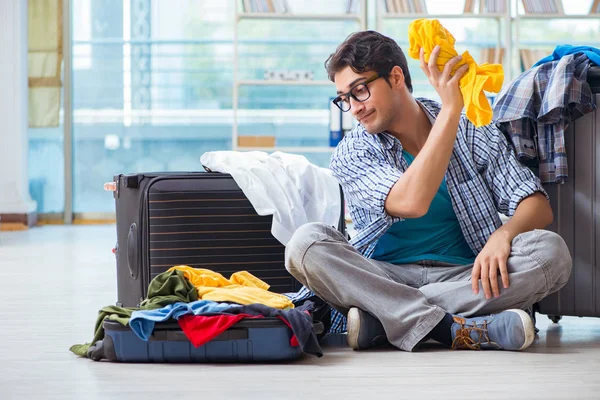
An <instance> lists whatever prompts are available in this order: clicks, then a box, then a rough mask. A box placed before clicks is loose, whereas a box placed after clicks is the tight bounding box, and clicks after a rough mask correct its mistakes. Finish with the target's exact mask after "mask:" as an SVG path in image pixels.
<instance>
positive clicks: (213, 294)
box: [169, 265, 294, 310]
mask: <svg viewBox="0 0 600 400" xmlns="http://www.w3.org/2000/svg"><path fill="white" fill-rule="evenodd" d="M174 269H178V270H180V271H182V272H183V274H184V276H185V278H186V279H187V280H188V281H190V282H191V284H192V285H194V286H196V289H197V290H198V299H202V300H212V301H226V302H231V303H238V304H243V305H248V304H255V303H260V304H264V305H266V306H269V307H273V308H278V309H281V310H283V309H286V308H294V304H293V303H292V302H291V300H290V299H288V298H287V297H286V296H284V295H282V294H279V293H273V292H269V290H268V289H269V285H268V284H267V283H265V282H263V281H261V280H260V279H258V278H257V277H255V276H254V275H252V274H251V273H249V272H248V271H240V272H236V273H234V274H233V275H231V277H230V278H229V279H226V278H225V277H224V276H223V275H221V274H219V273H218V272H214V271H211V270H209V269H203V268H192V267H190V266H187V265H177V266H175V267H173V268H170V269H169V271H171V270H174Z"/></svg>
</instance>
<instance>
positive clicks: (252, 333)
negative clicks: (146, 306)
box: [103, 172, 345, 362]
mask: <svg viewBox="0 0 600 400" xmlns="http://www.w3.org/2000/svg"><path fill="white" fill-rule="evenodd" d="M108 185H109V187H110V188H111V190H113V191H114V192H113V193H114V198H115V205H116V215H117V245H116V246H115V249H114V250H113V251H114V253H115V256H116V260H117V296H118V301H117V305H118V306H121V307H137V306H139V304H140V302H141V301H142V300H143V299H144V298H145V296H146V293H147V291H148V285H149V283H150V281H151V280H152V279H153V278H154V277H156V276H157V275H159V274H160V273H162V272H164V271H166V270H168V269H169V268H171V267H172V266H174V265H188V266H191V267H195V268H206V269H210V270H212V271H215V272H218V273H220V274H222V275H224V276H225V277H226V278H227V277H229V276H230V275H231V274H232V273H234V272H237V271H240V270H246V271H248V272H250V273H251V274H252V275H254V276H256V277H258V278H259V279H261V280H263V281H265V282H266V283H268V284H269V285H270V289H269V290H271V291H274V292H278V293H287V292H296V291H298V290H299V289H300V287H301V285H300V283H299V282H297V281H296V280H295V279H294V278H293V277H292V276H291V275H290V274H289V273H288V272H287V271H286V269H285V265H284V252H285V247H284V246H283V245H282V244H281V243H280V242H279V241H277V239H275V238H274V237H273V236H272V234H271V223H272V216H259V215H258V214H256V212H255V210H254V208H253V207H252V205H251V203H250V202H249V200H248V199H247V198H246V197H245V195H244V193H243V192H242V191H241V189H240V188H239V186H238V185H237V184H236V183H235V181H234V180H233V178H232V177H231V176H230V175H228V174H221V173H213V172H159V173H140V174H129V175H117V176H115V177H114V181H113V182H112V183H111V184H108ZM340 196H342V197H341V200H342V201H341V208H340V218H339V221H338V226H337V228H338V229H339V230H340V231H341V232H344V234H345V220H344V202H343V194H342V191H341V188H340ZM103 326H104V328H105V340H104V343H103V346H104V354H105V355H106V357H107V358H108V359H110V360H112V361H135V362H163V361H167V362H173V361H177V362H233V361H235V362H238V361H283V360H290V359H293V358H297V357H299V356H300V348H299V347H292V346H291V345H290V339H291V336H292V332H291V330H290V329H289V328H288V326H287V325H286V324H285V323H284V322H282V321H281V320H279V319H277V318H264V319H256V320H254V319H251V320H242V321H240V322H238V323H237V324H235V325H233V326H232V327H231V328H229V330H227V331H226V332H224V333H223V334H221V335H220V336H219V337H217V338H215V339H213V340H211V341H210V342H209V343H206V344H204V345H202V346H200V347H198V348H194V347H193V346H192V344H191V343H190V342H189V341H188V340H187V338H186V336H185V334H184V333H183V332H182V331H181V329H180V328H179V325H178V324H177V323H176V322H175V321H173V323H159V324H157V325H156V327H155V330H154V333H153V335H152V338H151V340H149V341H147V342H146V341H143V340H142V339H140V338H138V337H137V336H136V335H135V334H134V333H133V332H132V331H131V329H129V327H125V326H122V325H120V324H118V323H114V322H112V321H105V322H104V324H103ZM319 327H320V328H321V330H322V324H316V325H315V333H316V334H319V333H321V332H320V331H319V329H320V328H319Z"/></svg>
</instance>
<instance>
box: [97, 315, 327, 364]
mask: <svg viewBox="0 0 600 400" xmlns="http://www.w3.org/2000/svg"><path fill="white" fill-rule="evenodd" d="M103 326H104V332H105V337H104V340H103V341H104V344H103V346H104V349H103V351H104V355H105V357H106V359H107V360H108V361H118V362H169V363H173V362H182V363H190V362H210V363H225V362H232V363H233V362H279V361H291V360H294V359H296V358H298V357H300V355H301V350H300V347H299V346H291V345H290V339H291V331H290V329H289V328H288V326H287V325H286V324H285V323H283V322H282V321H281V320H279V319H277V318H262V319H249V320H242V321H240V322H238V323H237V324H235V325H234V326H232V327H231V328H229V329H228V330H227V331H225V332H223V333H222V334H221V335H219V336H217V337H216V338H214V339H212V340H211V341H210V342H208V343H206V344H204V345H202V346H199V347H194V346H193V345H192V343H191V342H190V341H189V340H188V338H187V337H186V336H185V334H184V333H183V331H182V330H181V328H180V327H179V324H178V323H177V322H175V321H169V322H162V323H158V324H157V325H156V326H155V328H154V332H153V333H152V337H151V338H150V340H149V341H147V342H146V341H143V340H142V339H140V338H139V337H137V336H136V335H135V333H133V331H132V330H131V329H129V327H127V326H123V325H121V324H120V323H118V322H115V321H108V320H106V321H104V323H103ZM321 328H322V325H321V324H317V325H316V326H315V333H316V334H319V333H320V329H321Z"/></svg>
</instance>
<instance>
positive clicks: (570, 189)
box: [534, 67, 600, 322]
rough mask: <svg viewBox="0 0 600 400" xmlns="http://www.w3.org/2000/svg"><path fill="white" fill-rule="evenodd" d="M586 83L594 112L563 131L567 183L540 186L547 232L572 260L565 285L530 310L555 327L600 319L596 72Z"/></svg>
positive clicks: (599, 82) (599, 93) (599, 78)
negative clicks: (548, 207) (548, 213)
mask: <svg viewBox="0 0 600 400" xmlns="http://www.w3.org/2000/svg"><path fill="white" fill-rule="evenodd" d="M588 82H589V84H590V87H591V89H592V93H595V94H596V104H597V106H598V108H596V110H595V111H594V112H591V113H588V114H586V115H584V116H583V117H581V118H578V119H576V120H575V121H573V122H572V123H571V124H570V126H569V127H568V129H567V131H566V132H565V142H566V143H565V145H566V150H567V159H568V167H569V171H568V176H569V178H568V179H567V181H566V182H565V183H564V184H562V185H551V184H548V185H544V188H545V189H546V191H547V192H548V195H549V196H550V203H551V204H552V210H553V211H554V222H553V224H552V225H551V226H550V227H549V229H550V230H552V231H554V232H556V233H558V234H559V235H561V237H562V238H563V239H564V240H565V242H566V243H567V246H568V247H569V251H570V252H571V257H572V259H573V270H572V272H571V277H570V279H569V281H568V282H567V284H566V285H565V286H564V287H563V288H562V289H561V290H559V291H558V292H556V293H553V294H551V295H550V296H548V297H546V298H545V299H543V300H542V301H540V302H539V303H538V304H536V306H535V307H534V309H535V311H537V312H539V313H541V314H546V315H548V317H549V318H550V319H551V320H552V321H554V322H558V321H559V320H560V319H561V317H562V316H564V315H567V316H579V317H600V259H599V258H598V257H597V249H599V248H600V217H599V216H598V210H599V209H600V208H599V207H600V194H599V192H598V190H597V188H598V187H600V67H590V69H589V72H588Z"/></svg>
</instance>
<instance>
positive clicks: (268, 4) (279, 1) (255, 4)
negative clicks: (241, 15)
mask: <svg viewBox="0 0 600 400" xmlns="http://www.w3.org/2000/svg"><path fill="white" fill-rule="evenodd" d="M289 10H290V5H289V3H288V0H242V11H243V12H245V13H278V14H285V13H287V12H289Z"/></svg>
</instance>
